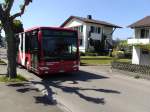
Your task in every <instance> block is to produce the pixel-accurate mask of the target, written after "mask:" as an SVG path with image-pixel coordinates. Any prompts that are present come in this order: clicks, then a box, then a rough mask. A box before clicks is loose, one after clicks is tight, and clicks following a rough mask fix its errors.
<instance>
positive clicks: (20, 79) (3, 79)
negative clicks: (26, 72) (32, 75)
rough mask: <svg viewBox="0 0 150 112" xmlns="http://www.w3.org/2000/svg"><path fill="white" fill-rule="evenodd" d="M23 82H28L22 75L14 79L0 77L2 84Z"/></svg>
mask: <svg viewBox="0 0 150 112" xmlns="http://www.w3.org/2000/svg"><path fill="white" fill-rule="evenodd" d="M23 81H27V80H26V79H25V78H24V77H22V76H21V75H17V77H16V78H14V79H10V78H9V77H6V76H0V82H23Z"/></svg>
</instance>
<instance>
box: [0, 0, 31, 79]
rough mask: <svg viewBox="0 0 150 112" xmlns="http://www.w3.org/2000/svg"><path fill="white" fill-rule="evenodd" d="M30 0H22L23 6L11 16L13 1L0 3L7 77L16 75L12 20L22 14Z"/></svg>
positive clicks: (7, 0)
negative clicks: (5, 43) (5, 49)
mask: <svg viewBox="0 0 150 112" xmlns="http://www.w3.org/2000/svg"><path fill="white" fill-rule="evenodd" d="M31 2H32V0H24V2H23V5H21V7H20V11H19V12H18V13H15V14H11V13H10V12H11V10H12V7H13V4H14V0H4V1H3V3H0V22H1V24H2V27H3V30H4V32H5V36H6V41H7V58H8V66H7V76H8V77H10V78H15V77H16V74H17V70H16V40H15V36H14V34H15V33H14V31H13V20H14V19H15V18H17V17H20V16H22V15H23V14H24V11H25V8H26V6H28V5H29V4H30V3H31Z"/></svg>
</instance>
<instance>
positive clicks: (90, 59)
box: [80, 56, 131, 65]
mask: <svg viewBox="0 0 150 112" xmlns="http://www.w3.org/2000/svg"><path fill="white" fill-rule="evenodd" d="M80 60H81V65H104V64H107V65H110V64H111V62H112V61H114V59H113V58H112V57H109V56H81V57H80ZM115 61H119V62H129V63H130V62H131V59H115Z"/></svg>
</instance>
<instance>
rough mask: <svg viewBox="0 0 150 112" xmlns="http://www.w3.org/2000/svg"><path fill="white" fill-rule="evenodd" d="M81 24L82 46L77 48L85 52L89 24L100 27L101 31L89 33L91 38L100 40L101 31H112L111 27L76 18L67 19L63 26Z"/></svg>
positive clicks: (107, 32) (89, 28) (108, 32)
mask: <svg viewBox="0 0 150 112" xmlns="http://www.w3.org/2000/svg"><path fill="white" fill-rule="evenodd" d="M81 25H83V34H82V35H83V46H80V47H79V49H80V51H82V52H85V51H86V50H87V48H88V36H89V32H90V30H91V26H95V27H101V33H100V34H97V33H92V34H91V38H93V39H95V40H101V38H102V31H103V33H105V34H110V33H112V31H113V28H112V27H106V26H103V25H98V24H92V23H84V22H82V21H80V20H78V19H72V20H71V21H69V22H68V23H67V24H66V25H65V26H64V28H69V27H75V26H81ZM109 36H110V38H111V39H112V36H111V35H109Z"/></svg>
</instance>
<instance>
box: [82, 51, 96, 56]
mask: <svg viewBox="0 0 150 112" xmlns="http://www.w3.org/2000/svg"><path fill="white" fill-rule="evenodd" d="M85 56H98V54H97V53H92V52H85Z"/></svg>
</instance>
